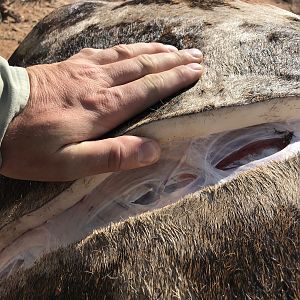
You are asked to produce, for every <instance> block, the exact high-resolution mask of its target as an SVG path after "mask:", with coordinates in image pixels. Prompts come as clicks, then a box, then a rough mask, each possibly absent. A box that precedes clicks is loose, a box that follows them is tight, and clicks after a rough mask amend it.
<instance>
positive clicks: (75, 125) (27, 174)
mask: <svg viewBox="0 0 300 300" xmlns="http://www.w3.org/2000/svg"><path fill="white" fill-rule="evenodd" d="M201 61H202V55H201V52H200V51H199V50H196V49H192V50H181V51H178V50H177V49H176V48H174V47H172V46H166V45H163V44H159V43H150V44H146V43H139V44H132V45H119V46H115V47H113V48H110V49H105V50H97V49H83V50H81V51H80V52H79V53H78V54H76V55H74V56H72V57H71V58H69V59H68V60H66V61H62V62H59V63H54V64H49V65H36V66H32V67H29V68H27V72H28V75H29V79H30V97H29V100H28V103H27V105H26V107H25V108H24V110H23V112H22V113H20V114H19V115H18V116H17V117H15V118H14V120H13V121H12V122H11V123H10V125H9V127H8V130H7V132H6V135H5V137H4V140H3V143H2V147H1V149H2V159H3V164H2V168H1V173H2V174H3V175H6V176H9V177H13V178H18V179H31V180H43V181H66V180H73V179H77V178H80V177H84V176H88V175H93V174H98V173H105V172H110V171H118V170H126V169H133V168H139V167H143V166H146V165H150V164H153V163H155V162H156V161H157V160H158V159H159V156H160V147H159V145H158V143H157V142H155V141H153V140H149V139H147V138H143V137H136V136H121V137H116V138H108V139H99V137H101V136H102V135H103V134H105V133H107V132H109V131H110V130H112V129H113V128H115V127H116V126H118V125H120V124H121V123H123V122H124V121H126V120H128V119H129V118H131V117H133V116H134V115H136V114H138V113H140V112H141V111H143V110H144V109H146V108H147V107H149V106H151V105H152V104H154V103H155V102H157V101H159V100H161V99H163V98H166V97H168V96H170V95H171V94H173V93H175V92H177V91H178V90H180V89H182V88H184V87H187V86H188V85H190V84H192V83H193V82H195V81H196V80H198V79H199V76H200V75H201V73H202V68H201V67H200V65H199V63H201Z"/></svg>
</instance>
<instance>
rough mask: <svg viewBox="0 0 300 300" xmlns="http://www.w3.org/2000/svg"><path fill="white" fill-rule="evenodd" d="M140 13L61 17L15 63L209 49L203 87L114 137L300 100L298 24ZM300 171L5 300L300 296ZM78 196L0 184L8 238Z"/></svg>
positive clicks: (74, 258)
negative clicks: (106, 51) (126, 47)
mask: <svg viewBox="0 0 300 300" xmlns="http://www.w3.org/2000/svg"><path fill="white" fill-rule="evenodd" d="M140 2H141V1H127V2H125V3H124V2H122V3H104V2H103V3H102V2H85V3H81V4H75V5H73V6H67V7H64V8H61V9H60V10H58V11H57V12H55V13H53V14H51V15H50V16H48V17H46V18H45V19H44V20H43V21H41V22H40V23H39V24H38V25H37V26H36V27H35V29H34V30H33V31H32V32H31V33H30V35H29V36H28V37H27V38H26V39H25V41H24V42H23V43H22V45H21V46H20V47H19V49H18V50H17V51H16V53H15V54H14V55H13V56H12V58H11V59H10V62H11V63H14V64H16V65H21V66H27V65H31V64H35V63H50V62H54V61H59V60H62V59H66V58H67V57H69V56H71V55H72V54H74V53H76V52H78V51H79V50H80V49H81V48H83V47H96V48H105V47H109V46H113V45H115V44H119V43H131V42H136V41H155V40H156V41H161V42H164V43H169V44H174V45H176V46H177V47H179V48H187V47H198V48H200V49H202V51H203V52H204V56H205V67H206V73H205V75H204V77H203V79H202V80H201V81H199V82H198V83H197V84H196V85H195V86H194V87H191V88H190V89H188V90H186V91H185V92H183V93H180V94H179V95H177V96H175V97H173V98H172V99H169V101H164V102H161V103H160V104H158V105H157V106H156V107H155V108H154V109H153V108H152V109H151V110H148V111H147V112H145V113H144V114H142V115H141V116H139V117H138V118H136V119H134V120H132V121H131V122H130V123H128V124H126V126H123V127H121V128H118V129H116V130H115V131H114V132H112V133H110V134H109V135H110V136H114V135H118V134H123V133H126V132H129V131H130V130H133V129H136V128H141V127H143V126H145V125H149V126H152V124H156V123H157V122H159V121H161V120H166V119H176V118H180V117H183V116H189V115H197V114H199V116H201V114H204V112H213V111H216V110H220V109H223V108H225V107H227V108H228V107H229V108H230V107H235V108H237V109H238V108H239V107H244V106H246V105H249V107H250V106H251V105H253V104H254V103H265V102H272V101H273V99H274V98H277V99H278V98H279V99H280V98H282V99H285V98H287V97H290V98H293V97H294V98H297V97H299V96H300V84H299V81H300V73H299V70H300V56H299V54H300V18H299V17H298V16H297V15H294V14H292V13H289V12H286V11H284V10H280V9H276V8H273V7H267V6H261V5H251V4H247V3H243V2H239V1H236V2H224V1H221V0H218V1H217V0H216V1H212V2H210V1H188V0H186V1H167V3H165V2H166V1H158V0H156V1H154V0H153V1H145V2H143V4H141V3H140ZM150 12H151V13H150ZM112 37H113V39H112ZM299 163H300V160H299V157H298V156H294V157H293V158H290V159H288V160H285V161H281V162H277V163H273V164H272V165H271V164H270V165H267V166H261V167H259V168H256V169H253V170H250V171H247V172H246V173H243V174H241V175H239V176H238V177H237V178H235V179H233V180H232V181H230V182H227V183H225V184H223V185H216V186H212V187H209V188H206V189H204V190H201V191H199V192H197V193H195V194H192V195H190V196H187V197H186V198H185V199H183V200H180V201H179V202H178V203H177V204H175V205H172V206H169V207H165V208H163V209H161V210H158V211H155V212H152V213H148V214H144V215H142V216H138V217H135V218H132V219H130V220H128V221H125V222H123V223H120V224H116V225H112V226H111V227H109V228H106V229H102V230H98V231H95V232H94V233H93V234H91V235H90V236H88V237H87V238H86V239H84V240H83V241H80V242H77V243H74V244H73V245H70V246H69V247H67V248H64V249H60V250H58V251H55V252H53V253H50V254H48V255H46V256H44V257H43V258H42V259H41V260H40V261H39V262H38V263H37V264H36V265H35V266H34V267H32V268H31V269H29V270H25V271H22V272H20V273H18V274H15V275H13V276H11V277H9V278H8V279H5V280H2V282H0V298H1V299H34V298H36V296H37V295H38V297H39V298H42V299H49V298H50V299H51V298H54V299H84V298H86V299H94V298H96V299H98V298H100V299H101V298H106V299H157V298H160V299H173V298H178V299H220V298H225V299H227V298H230V299H231V298H238V299H247V298H248V299H254V298H257V299H259V298H261V299H275V298H280V299H294V298H297V297H300V280H299V262H300V254H299V249H300V245H299V236H300V228H299V224H300V223H299V216H300V214H299V212H300V210H299V209H300V207H299V195H300V194H299V179H300V178H299V174H300V164H299ZM7 182H9V185H8V184H7ZM70 185H71V183H67V184H55V185H54V184H46V183H27V182H20V181H13V180H9V179H5V178H2V179H1V181H0V187H1V192H2V191H5V192H2V193H1V200H0V203H1V207H0V215H1V228H3V227H4V226H5V225H7V224H9V223H11V222H12V221H14V220H18V219H19V218H20V216H22V215H25V214H27V213H30V212H31V211H34V210H36V209H37V208H39V207H41V206H43V205H44V204H45V203H47V202H49V201H50V200H51V199H52V198H53V197H54V196H55V195H57V194H59V193H60V192H61V191H63V190H64V189H66V188H67V187H69V186H70ZM15 187H17V189H16V188H15ZM20 187H22V189H24V190H23V191H22V192H21V191H20ZM4 189H6V190H4ZM9 190H12V191H14V192H9Z"/></svg>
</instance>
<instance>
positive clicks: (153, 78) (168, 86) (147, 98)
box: [98, 63, 203, 130]
mask: <svg viewBox="0 0 300 300" xmlns="http://www.w3.org/2000/svg"><path fill="white" fill-rule="evenodd" d="M202 72H203V69H202V66H201V65H200V64H197V63H193V64H189V65H185V66H179V67H176V68H173V69H171V70H168V71H165V72H162V73H157V74H150V75H147V76H144V77H143V78H141V79H138V80H136V81H133V82H130V83H128V84H125V85H121V86H117V87H113V88H110V89H107V91H109V94H110V95H111V97H110V99H106V102H107V103H108V104H109V111H110V113H111V114H109V115H108V116H107V120H103V118H104V116H103V115H101V118H102V119H101V120H102V121H103V122H105V124H106V123H107V124H110V126H111V127H110V128H109V129H112V128H114V127H115V126H117V125H118V124H120V123H122V122H124V121H125V120H128V119H129V118H131V117H133V116H135V115H136V114H138V113H140V112H142V111H143V110H145V109H146V108H147V107H150V106H151V105H153V104H154V103H156V102H158V101H159V100H162V99H164V98H167V97H168V96H170V95H172V94H174V93H176V92H178V91H180V90H181V89H183V88H185V87H187V86H189V85H191V84H192V83H193V82H195V81H196V80H198V79H199V77H200V76H201V74H202ZM107 103H106V104H103V105H106V106H107V105H108V104H107ZM98 106H99V107H101V103H99V104H98ZM116 113H117V114H118V122H117V123H113V122H111V120H112V118H111V116H113V115H115V114H116ZM109 129H108V130H109Z"/></svg>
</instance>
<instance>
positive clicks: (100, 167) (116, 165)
mask: <svg viewBox="0 0 300 300" xmlns="http://www.w3.org/2000/svg"><path fill="white" fill-rule="evenodd" d="M60 157H61V165H62V166H63V167H62V169H63V172H62V173H61V176H62V178H61V180H73V179H77V178H80V177H84V176H89V175H94V174H99V173H106V172H114V171H120V170H128V169H135V168H140V167H143V166H147V165H150V164H153V163H155V162H156V161H157V160H158V159H159V157H160V147H159V145H158V143H157V142H155V141H153V140H150V139H146V138H140V137H135V136H121V137H116V138H111V139H105V140H99V141H87V142H82V143H79V144H73V145H69V146H67V147H65V148H63V149H62V150H61V151H60Z"/></svg>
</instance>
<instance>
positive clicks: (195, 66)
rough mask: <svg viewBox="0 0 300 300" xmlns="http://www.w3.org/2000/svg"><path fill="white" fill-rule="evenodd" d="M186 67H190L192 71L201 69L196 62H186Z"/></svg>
mask: <svg viewBox="0 0 300 300" xmlns="http://www.w3.org/2000/svg"><path fill="white" fill-rule="evenodd" d="M187 67H189V68H190V69H192V70H194V71H201V70H202V69H203V67H202V66H201V65H200V64H197V63H192V64H188V65H187Z"/></svg>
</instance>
